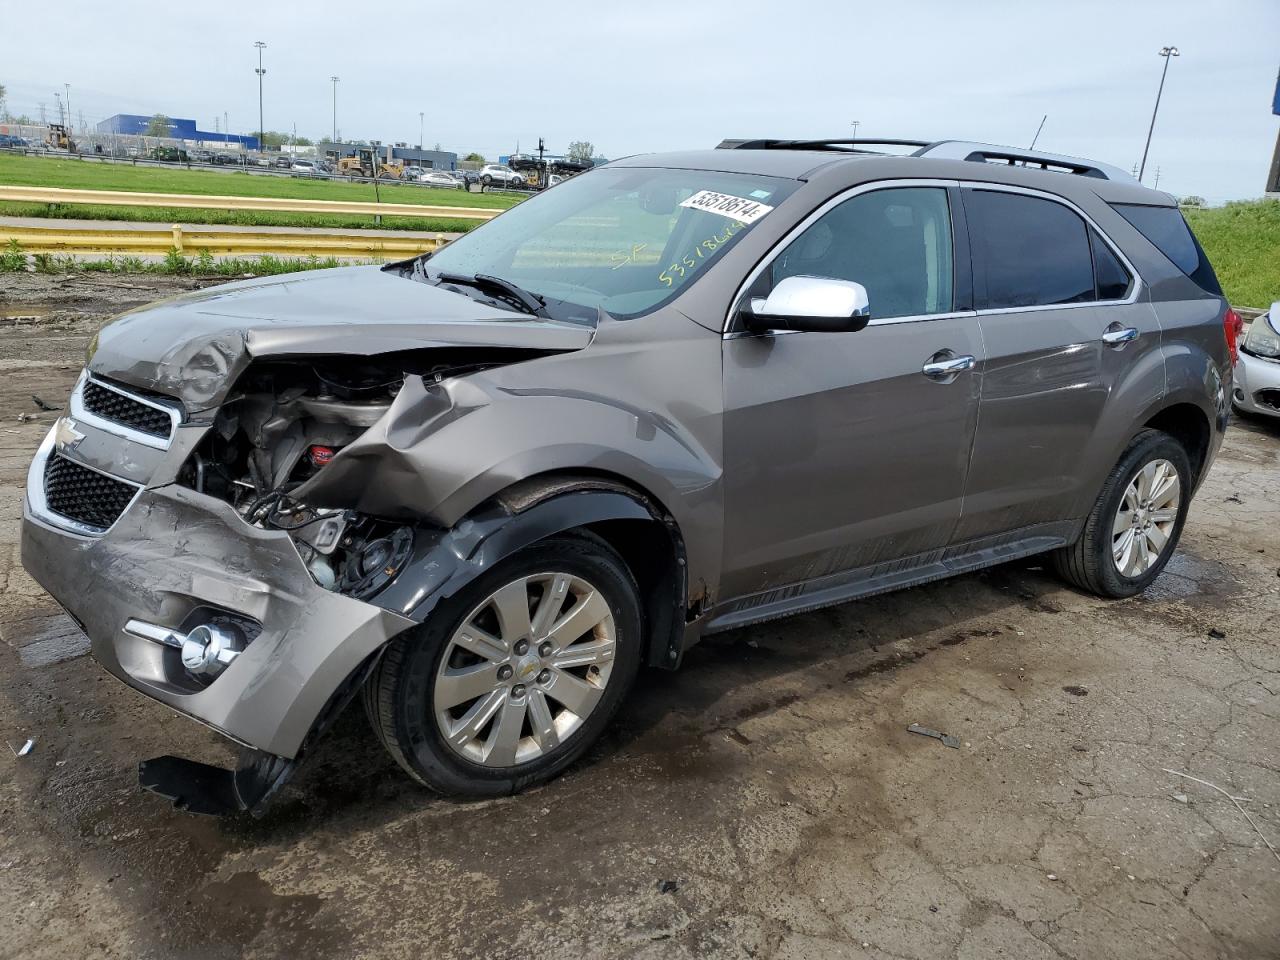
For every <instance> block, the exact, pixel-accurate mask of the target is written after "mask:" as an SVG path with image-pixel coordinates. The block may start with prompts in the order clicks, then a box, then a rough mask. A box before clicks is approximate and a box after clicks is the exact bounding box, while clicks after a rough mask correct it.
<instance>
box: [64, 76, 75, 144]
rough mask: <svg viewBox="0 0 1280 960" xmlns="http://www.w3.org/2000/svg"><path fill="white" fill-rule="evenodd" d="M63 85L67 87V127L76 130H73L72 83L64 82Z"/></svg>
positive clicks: (69, 129)
mask: <svg viewBox="0 0 1280 960" xmlns="http://www.w3.org/2000/svg"><path fill="white" fill-rule="evenodd" d="M63 86H64V87H66V88H67V129H68V131H69V132H74V131H72V130H71V84H69V83H64V84H63Z"/></svg>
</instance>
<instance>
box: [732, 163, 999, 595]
mask: <svg viewBox="0 0 1280 960" xmlns="http://www.w3.org/2000/svg"><path fill="white" fill-rule="evenodd" d="M950 193H951V195H950V196H949V191H948V189H947V188H946V186H943V185H939V186H912V187H881V188H878V189H873V190H864V191H862V192H858V193H856V194H854V195H853V196H850V197H848V198H847V199H842V200H841V199H837V200H836V201H833V202H832V203H831V204H828V205H827V206H828V208H827V209H824V210H819V211H817V212H816V213H815V214H814V216H813V217H811V218H810V219H809V221H807V223H806V224H804V225H802V227H801V228H800V229H798V230H797V231H796V232H795V233H794V234H793V235H792V237H791V238H789V240H788V241H785V242H784V244H783V246H782V248H781V249H780V252H777V253H776V254H775V255H774V256H773V259H772V260H771V261H770V262H768V263H767V265H766V266H764V267H763V269H762V270H761V271H760V272H759V275H758V276H757V278H756V279H755V280H753V281H752V283H751V284H750V286H749V289H748V291H747V293H746V296H757V297H758V296H765V295H767V293H768V291H769V289H771V288H772V286H773V285H774V284H776V283H777V282H778V281H779V280H781V279H782V278H784V277H787V276H793V275H807V276H819V277H831V278H834V279H840V280H855V281H857V282H859V283H861V284H863V285H864V286H865V287H866V288H867V292H868V295H869V299H870V304H871V314H872V321H871V323H870V325H868V326H867V328H866V329H864V330H861V331H859V332H857V333H810V332H805V333H776V334H770V335H750V334H746V333H734V332H731V333H729V334H728V335H727V336H726V339H725V344H724V395H725V421H724V423H725V428H724V486H725V550H724V557H725V568H724V575H723V579H722V587H721V599H722V600H726V601H727V600H731V599H734V598H736V597H743V596H745V595H748V594H754V593H759V592H761V591H773V590H776V589H777V588H780V587H785V586H788V585H794V584H799V583H802V582H805V581H810V580H813V579H815V578H818V577H822V576H825V575H827V574H832V573H839V572H841V571H846V570H850V569H854V568H858V567H864V566H867V565H870V564H878V563H882V562H885V561H892V560H899V559H902V558H906V557H917V556H919V555H922V554H923V555H926V556H927V555H928V554H930V553H931V552H933V551H939V550H941V549H942V548H944V547H945V546H946V545H947V543H948V542H949V540H950V538H951V536H952V534H953V532H954V530H955V527H956V524H957V522H958V521H959V519H960V513H961V500H962V497H963V493H964V484H965V477H966V473H967V470H968V463H969V455H970V447H971V444H972V441H973V436H974V430H975V425H976V421H977V414H978V400H979V392H980V385H979V380H978V377H977V375H976V373H975V372H974V371H973V370H960V371H958V372H955V373H947V374H944V375H939V370H938V369H937V364H938V363H939V362H940V361H948V360H957V359H959V360H963V358H965V357H972V358H973V361H974V364H975V365H976V364H978V363H980V362H981V360H982V359H983V351H982V343H981V336H980V333H979V330H978V326H977V320H976V319H975V317H974V316H973V314H972V313H971V312H969V311H968V309H967V308H968V306H969V302H968V299H969V277H968V256H967V247H966V246H965V244H964V241H963V239H962V240H961V242H960V244H959V246H960V247H961V248H962V249H963V250H966V253H965V255H964V256H963V257H960V258H957V257H956V256H955V249H956V247H957V244H956V243H955V242H953V231H952V221H951V215H950V207H951V204H952V203H953V202H954V191H951V192H950ZM957 260H959V261H960V262H961V263H963V264H964V269H963V271H962V272H959V273H958V272H957V271H956V269H955V263H956V261H957ZM957 306H959V307H962V308H964V309H962V310H960V311H957V309H956V308H957ZM931 363H932V364H934V366H933V367H931V368H930V372H929V373H926V371H925V367H926V366H927V365H929V364H931ZM930 374H932V375H930Z"/></svg>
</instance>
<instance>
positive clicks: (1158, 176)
mask: <svg viewBox="0 0 1280 960" xmlns="http://www.w3.org/2000/svg"><path fill="white" fill-rule="evenodd" d="M1151 189H1152V190H1159V189H1160V168H1159V167H1156V182H1155V183H1154V184H1152V185H1151Z"/></svg>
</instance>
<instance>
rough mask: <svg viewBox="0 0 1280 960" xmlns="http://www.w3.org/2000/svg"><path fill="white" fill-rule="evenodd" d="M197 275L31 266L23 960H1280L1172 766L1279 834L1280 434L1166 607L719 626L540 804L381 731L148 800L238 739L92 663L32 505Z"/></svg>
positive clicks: (1250, 427)
mask: <svg viewBox="0 0 1280 960" xmlns="http://www.w3.org/2000/svg"><path fill="white" fill-rule="evenodd" d="M193 284H194V282H193V281H190V280H181V279H173V278H146V277H116V276H112V277H103V278H84V277H72V278H59V277H45V276H34V275H26V276H14V275H0V371H2V372H3V376H2V377H0V444H2V446H0V511H2V512H0V577H3V582H4V585H5V589H4V591H3V592H2V593H0V633H2V635H3V637H4V639H5V640H6V641H7V642H6V643H2V644H0V727H2V728H3V732H4V737H5V739H7V740H8V742H9V743H10V744H11V745H13V747H15V748H16V747H18V746H20V745H21V744H22V743H23V742H24V741H25V740H26V739H27V738H28V737H34V738H35V741H36V743H35V748H34V749H33V751H32V752H31V753H30V754H29V755H28V756H25V757H22V758H16V757H14V756H13V755H12V754H11V753H10V752H9V750H4V751H2V753H3V756H2V757H0V764H2V765H3V767H4V774H3V776H0V903H3V904H4V909H3V912H2V913H0V956H4V957H23V958H30V960H37V958H63V957H131V958H132V957H181V958H192V960H196V958H200V960H203V958H210V960H213V958H228V960H229V958H239V957H279V956H285V957H313V958H323V957H406V958H408V957H413V958H418V957H421V956H424V955H429V956H432V957H436V958H453V957H459V958H470V957H477V958H478V957H484V958H486V960H499V958H517V957H533V956H538V957H550V958H562V957H563V958H621V957H628V958H641V957H644V958H650V957H651V958H663V960H666V958H676V960H678V958H684V957H715V958H719V957H759V958H776V960H783V958H806V960H808V958H814V960H820V958H827V957H848V958H934V957H946V958H955V960H991V958H998V957H1007V958H1017V960H1040V958H1094V957H1097V958H1102V957H1108V958H1110V957H1142V958H1144V960H1156V958H1166V957H1167V958H1184V960H1193V958H1194V960H1202V958H1213V957H1232V958H1237V957H1239V958H1266V957H1276V956H1280V861H1277V859H1276V857H1275V856H1273V854H1272V853H1271V852H1270V851H1269V850H1268V849H1267V847H1266V846H1265V845H1264V842H1263V840H1262V838H1261V837H1260V836H1259V834H1258V833H1257V832H1255V830H1254V829H1253V827H1251V826H1250V824H1249V822H1248V821H1247V820H1246V819H1245V817H1244V816H1243V815H1242V814H1241V812H1240V810H1239V809H1237V808H1236V806H1234V805H1233V804H1232V803H1231V802H1229V801H1228V800H1227V799H1225V798H1224V797H1223V796H1221V795H1220V794H1218V793H1216V792H1215V791H1214V790H1212V789H1210V788H1208V787H1205V786H1201V785H1200V784H1197V783H1194V782H1191V781H1189V780H1184V779H1181V778H1179V777H1176V776H1173V775H1171V774H1169V773H1165V772H1163V771H1164V769H1165V768H1168V769H1172V770H1177V771H1182V772H1185V773H1188V774H1191V775H1194V776H1196V777H1199V778H1202V779H1204V780H1207V781H1211V782H1212V783H1215V784H1217V785H1219V786H1221V787H1222V788H1224V789H1225V790H1227V791H1229V792H1230V793H1232V794H1235V795H1239V796H1243V797H1248V798H1250V799H1249V802H1246V803H1242V806H1243V807H1244V808H1245V809H1246V810H1248V811H1249V813H1250V814H1251V815H1252V817H1253V819H1254V821H1255V822H1256V824H1257V826H1258V828H1259V829H1260V830H1261V831H1262V833H1263V834H1265V835H1266V837H1267V838H1268V839H1270V840H1271V842H1272V843H1273V844H1276V845H1277V846H1280V617H1278V616H1277V614H1280V576H1278V575H1277V574H1278V572H1280V571H1278V569H1277V566H1278V564H1280V500H1278V499H1277V496H1276V490H1277V489H1280V456H1278V454H1280V421H1277V422H1275V423H1265V422H1257V421H1249V422H1244V423H1237V424H1235V425H1234V426H1233V428H1232V430H1231V431H1230V433H1229V435H1228V439H1227V441H1226V445H1225V447H1224V449H1223V451H1222V454H1221V455H1220V457H1219V459H1218V462H1217V464H1216V465H1215V467H1214V469H1213V472H1212V474H1211V475H1210V477H1209V480H1208V481H1207V483H1206V485H1205V487H1204V488H1203V490H1202V491H1201V493H1200V496H1199V498H1198V499H1197V500H1196V502H1195V505H1194V506H1193V507H1192V510H1191V516H1190V521H1189V523H1188V526H1187V530H1186V533H1185V535H1184V537H1183V542H1182V547H1181V550H1180V552H1179V555H1178V556H1177V557H1176V558H1175V560H1174V561H1173V563H1171V564H1170V566H1169V568H1168V570H1167V572H1166V573H1165V574H1164V575H1163V576H1162V577H1161V578H1160V580H1159V581H1157V583H1156V584H1155V586H1154V587H1153V589H1152V590H1151V591H1149V592H1148V593H1147V595H1145V596H1143V597H1139V598H1135V599H1132V600H1127V601H1121V602H1110V603H1108V602H1103V601H1099V600H1095V599H1093V598H1090V597H1086V596H1083V595H1081V594H1078V593H1075V592H1073V591H1072V590H1070V589H1068V588H1066V587H1064V586H1063V585H1062V584H1061V583H1059V582H1058V581H1057V580H1055V579H1054V578H1053V577H1051V576H1050V575H1048V574H1047V573H1046V572H1045V571H1044V570H1043V569H1041V567H1040V565H1039V564H1038V563H1036V562H1035V561H1034V560H1033V561H1029V562H1024V563H1019V564H1012V565H1007V566H1003V567H998V568H996V569H993V570H990V571H987V572H985V573H982V574H978V575H974V576H967V577H963V578H959V579H955V580H951V581H947V582H943V583H936V584H932V585H929V586H925V587H920V588H916V589H912V590H908V591H904V592H901V593H897V594H892V595H889V596H885V597H880V598H876V599H873V600H868V601H864V602H859V603H853V604H848V605H845V606H842V607H838V608H834V609H830V610H825V611H821V612H818V613H813V614H809V615H806V616H801V617H797V618H793V619H790V620H786V621H781V622H778V623H773V624H769V625H766V626H763V627H756V628H751V629H746V630H741V631H737V632H734V633H729V634H724V635H721V636H718V637H714V638H710V639H709V640H707V641H706V642H705V643H704V644H703V645H702V646H701V647H699V648H698V649H697V650H695V651H694V652H693V653H692V655H691V656H690V657H689V658H688V660H687V663H686V666H685V667H684V668H683V669H682V670H681V671H680V672H679V673H677V674H666V673H652V674H649V675H646V676H644V677H642V679H641V682H640V684H639V686H638V689H637V690H636V692H635V694H634V695H633V697H632V698H631V700H630V702H629V704H628V705H627V706H626V707H624V709H623V712H622V715H621V718H620V721H619V722H618V723H617V725H616V727H615V728H614V729H613V730H612V732H611V733H610V734H609V735H608V736H607V737H606V738H605V740H604V742H603V743H601V744H600V745H599V747H598V748H596V749H595V750H594V751H593V752H592V755H591V756H590V757H589V759H588V760H587V761H586V762H584V763H583V764H581V765H579V766H578V767H577V768H576V769H574V770H572V771H571V772H570V773H569V774H568V775H566V776H564V777H562V778H561V779H559V780H557V781H556V782H554V783H552V784H550V785H548V786H546V787H543V788H541V789H538V790H534V791H532V792H530V793H527V794H524V795H522V796H519V797H512V798H506V799H502V800H495V801H488V802H482V803H458V802H451V801H445V800H441V799H439V798H435V797H432V796H430V795H428V794H425V793H423V792H421V791H420V790H419V789H417V788H415V787H414V786H412V785H411V784H410V783H409V782H408V781H407V780H406V778H405V777H404V776H402V775H401V773H400V772H399V770H398V768H396V767H395V766H394V764H393V763H391V762H390V760H388V759H387V758H386V757H384V756H383V754H382V752H381V750H380V749H379V748H378V746H377V745H376V743H375V741H374V739H373V737H372V734H371V733H370V732H369V730H368V728H367V726H366V725H365V723H364V719H363V717H362V716H361V715H360V714H358V713H357V712H355V711H350V712H349V713H348V714H347V716H345V717H344V718H343V720H342V721H341V722H340V723H339V725H338V727H337V728H336V730H335V731H334V733H333V734H332V735H331V736H330V737H329V738H328V740H327V741H326V742H325V743H323V744H322V746H321V748H320V749H319V750H318V751H317V752H316V753H315V755H314V756H313V757H312V758H311V760H310V762H309V763H308V764H307V765H306V766H305V767H304V768H303V770H302V772H301V773H300V774H299V776H298V777H297V779H296V780H295V781H294V783H293V785H292V786H291V787H290V788H288V790H287V793H286V794H285V795H284V796H282V798H281V799H280V801H279V802H278V803H277V805H276V806H275V807H274V808H273V809H272V810H271V811H270V812H269V814H268V816H267V817H266V818H265V819H263V820H260V821H241V820H230V821H218V820H211V819H201V818H196V817H192V816H188V815H184V814H181V813H178V812H176V811H174V810H172V809H171V808H169V807H168V806H167V805H166V804H165V803H164V802H163V801H161V800H160V799H159V798H156V797H154V796H151V795H149V794H145V793H143V792H141V791H140V790H139V788H138V787H137V782H136V764H137V761H139V760H141V759H145V758H148V757H151V756H155V755H158V754H162V753H170V752H172V753H179V754H183V755H187V756H192V757H195V758H198V759H204V760H209V761H211V762H226V761H227V760H228V758H229V757H230V751H229V749H228V748H227V747H226V745H225V744H224V743H223V742H222V741H221V740H220V739H219V738H218V737H217V736H216V735H214V734H212V733H210V732H209V731H207V730H205V729H204V728H202V727H200V726H198V725H196V724H194V723H192V722H190V721H188V720H185V719H182V718H180V717H177V716H175V715H173V714H172V713H170V712H169V711H168V710H166V709H165V708H163V707H160V706H158V705H157V704H154V703H152V702H150V701H148V700H146V699H144V698H143V697H141V696H140V695H138V694H135V693H133V692H132V691H130V690H128V689H126V688H125V687H124V686H122V685H120V684H117V683H114V682H111V681H110V680H109V678H107V677H106V675H105V674H104V673H103V672H102V671H101V670H100V669H99V668H98V667H97V666H96V665H95V664H94V663H93V662H92V660H91V659H90V658H89V657H87V656H84V655H83V651H84V645H83V642H82V641H81V640H80V639H79V638H78V637H77V636H75V635H74V633H71V634H68V633H67V631H66V630H65V626H64V623H65V621H62V620H60V618H59V617H58V615H57V609H56V607H54V606H53V604H52V602H51V601H50V600H49V599H48V598H47V597H46V596H44V595H43V593H42V592H41V591H40V589H39V588H38V587H36V586H35V585H34V584H33V583H32V582H31V581H30V579H29V578H28V577H27V576H26V575H25V573H23V571H22V569H21V567H20V566H19V564H18V561H17V540H18V524H19V521H18V518H19V516H20V514H21V496H22V487H23V483H24V480H25V472H26V466H27V463H28V460H29V458H30V456H31V454H32V452H33V450H34V448H35V446H36V445H37V443H38V441H39V439H40V437H41V436H42V435H43V433H44V432H45V431H46V430H47V429H48V425H49V423H50V422H51V421H52V420H53V418H54V417H56V416H57V413H56V412H39V411H38V410H37V408H36V405H35V403H34V402H33V400H32V399H31V395H32V394H35V395H36V396H39V397H41V398H42V399H43V400H45V401H46V402H48V403H50V404H58V405H60V404H63V403H65V398H66V395H67V393H68V391H69V389H70V387H71V384H72V381H73V379H74V377H75V374H76V371H77V370H78V369H79V366H80V358H81V356H82V354H83V349H84V345H85V343H86V341H87V338H88V337H89V336H90V335H91V334H92V332H93V330H94V329H96V327H97V326H98V324H99V323H100V322H101V321H102V319H103V318H104V316H105V315H107V314H109V313H111V312H114V311H116V310H119V309H124V308H126V307H128V306H132V305H134V304H137V303H140V302H145V301H147V300H150V299H154V298H156V297H159V296H165V295H169V294H172V293H176V292H179V291H181V290H183V289H187V288H189V287H191V286H192V285H193ZM13 316H18V317H19V318H20V319H18V320H12V319H5V318H8V317H13ZM22 317H28V318H30V317H34V319H21V318H22ZM23 417H25V418H27V419H25V420H22V419H20V418H23ZM911 723H920V724H923V725H925V726H928V727H931V728H934V729H937V730H941V731H945V732H947V733H949V734H952V735H954V736H956V737H957V738H959V740H960V744H961V745H960V747H959V748H958V749H948V748H947V747H945V746H943V744H942V743H940V742H939V741H937V740H933V739H929V738H926V737H921V736H914V735H912V734H909V733H908V732H907V730H906V728H907V726H908V724H911Z"/></svg>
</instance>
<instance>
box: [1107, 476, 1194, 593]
mask: <svg viewBox="0 0 1280 960" xmlns="http://www.w3.org/2000/svg"><path fill="white" fill-rule="evenodd" d="M1181 502H1182V481H1181V480H1180V479H1179V478H1178V471H1177V468H1175V467H1174V465H1173V464H1172V463H1170V462H1169V461H1168V460H1152V461H1151V462H1150V463H1148V464H1146V465H1145V466H1143V467H1142V469H1141V470H1139V471H1138V472H1137V474H1136V475H1135V476H1134V478H1133V479H1132V480H1131V481H1129V486H1128V487H1126V488H1125V491H1124V496H1123V497H1121V499H1120V506H1119V507H1118V508H1117V510H1116V515H1115V519H1114V520H1113V521H1112V524H1111V556H1112V560H1113V561H1114V562H1115V565H1116V570H1118V571H1119V572H1120V573H1121V574H1122V575H1123V576H1126V577H1140V576H1142V575H1143V574H1144V573H1146V572H1147V571H1148V570H1150V569H1151V568H1152V567H1153V566H1155V564H1156V563H1157V562H1158V561H1159V560H1160V558H1161V557H1162V556H1163V555H1164V552H1165V550H1166V548H1167V547H1168V546H1169V541H1170V538H1171V537H1172V536H1173V530H1174V525H1175V524H1176V523H1177V520H1178V509H1179V507H1180V506H1181Z"/></svg>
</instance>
